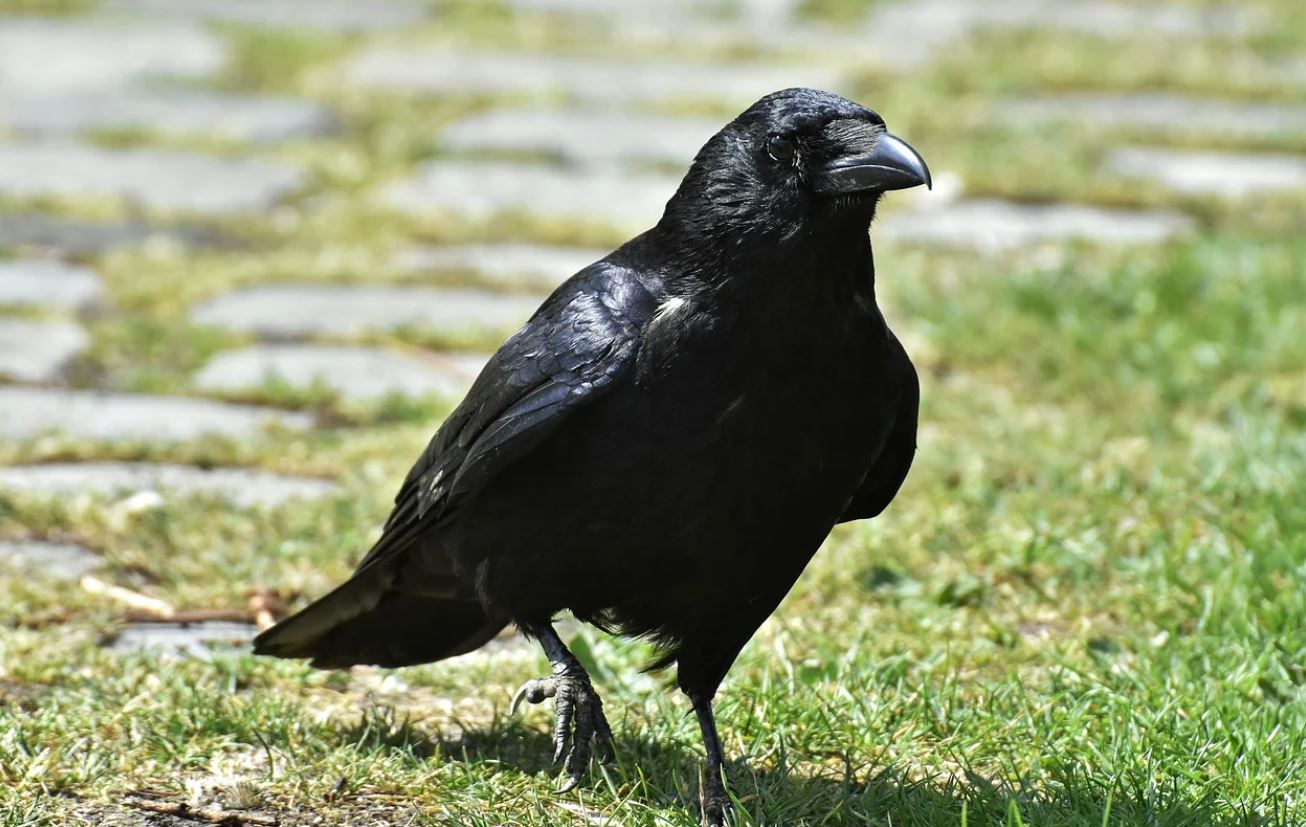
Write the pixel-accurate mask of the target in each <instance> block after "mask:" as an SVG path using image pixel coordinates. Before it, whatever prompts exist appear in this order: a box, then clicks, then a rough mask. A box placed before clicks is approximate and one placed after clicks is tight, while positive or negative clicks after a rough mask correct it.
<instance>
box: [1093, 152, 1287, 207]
mask: <svg viewBox="0 0 1306 827" xmlns="http://www.w3.org/2000/svg"><path fill="white" fill-rule="evenodd" d="M1106 165H1107V168H1108V169H1109V170H1111V171H1112V172H1114V173H1117V174H1118V175H1124V176H1128V177H1131V178H1134V177H1137V178H1148V179H1152V180H1156V181H1160V182H1161V183H1162V184H1164V185H1165V186H1166V187H1168V188H1169V189H1171V190H1173V191H1175V192H1182V193H1185V194H1188V195H1220V196H1226V197H1230V198H1237V197H1240V196H1246V195H1252V194H1254V193H1260V192H1282V191H1285V190H1303V189H1306V158H1303V157H1301V156H1299V155H1275V154H1259V155H1251V154H1244V153H1233V152H1185V151H1179V150H1169V149H1142V148H1126V149H1118V150H1116V151H1115V152H1112V153H1111V155H1110V156H1109V157H1108V158H1107V161H1106Z"/></svg>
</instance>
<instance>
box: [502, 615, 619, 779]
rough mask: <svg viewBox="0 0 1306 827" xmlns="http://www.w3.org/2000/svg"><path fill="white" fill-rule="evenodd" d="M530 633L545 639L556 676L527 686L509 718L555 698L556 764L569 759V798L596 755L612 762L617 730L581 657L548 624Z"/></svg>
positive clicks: (542, 642) (565, 766)
mask: <svg viewBox="0 0 1306 827" xmlns="http://www.w3.org/2000/svg"><path fill="white" fill-rule="evenodd" d="M526 631H527V632H529V633H530V634H532V635H534V636H535V637H536V638H538V639H539V641H540V645H541V646H542V647H543V648H544V654H545V655H547V656H548V658H549V663H551V664H553V674H552V675H550V676H549V677H547V678H537V679H534V680H529V681H527V682H526V683H525V684H523V685H522V688H521V689H518V690H517V694H516V695H515V696H513V699H512V707H511V708H510V709H509V710H508V714H509V715H515V714H516V713H517V707H518V706H519V705H520V704H521V702H522V701H523V700H525V701H528V702H530V703H533V704H537V703H540V702H542V701H543V700H544V699H545V698H553V710H554V713H555V714H556V715H557V721H556V722H555V723H554V727H553V760H554V761H558V760H560V759H562V758H563V756H564V755H565V756H566V760H565V761H563V765H562V768H563V770H564V771H566V773H567V776H568V780H567V783H565V784H563V785H562V787H561V788H560V789H559V790H558V792H560V793H565V792H568V791H569V790H572V789H574V788H575V787H576V785H577V784H579V783H580V779H581V775H583V774H584V772H585V770H586V769H587V768H588V767H589V763H590V755H591V753H592V752H593V754H596V755H597V756H598V759H599V761H600V762H602V763H604V764H609V763H611V762H612V760H613V758H614V757H615V756H614V754H613V751H612V728H611V727H609V726H608V719H607V718H605V717H603V701H602V700H600V699H599V695H598V693H597V692H595V691H594V685H593V684H592V683H590V676H589V674H588V673H586V672H585V668H584V667H583V666H581V665H580V661H578V660H576V656H575V655H573V654H572V653H571V652H569V651H567V647H566V646H564V645H563V643H562V640H561V639H560V638H559V637H558V633H557V632H555V631H553V627H552V626H550V625H547V624H546V625H544V626H541V627H538V628H530V629H527V630H526ZM569 745H570V748H568V747H569Z"/></svg>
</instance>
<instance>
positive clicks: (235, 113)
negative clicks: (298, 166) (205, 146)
mask: <svg viewBox="0 0 1306 827" xmlns="http://www.w3.org/2000/svg"><path fill="white" fill-rule="evenodd" d="M0 126H4V127H8V128H10V129H12V130H14V131H16V132H18V133H20V134H35V135H58V136H70V135H74V134H76V133H78V132H82V131H84V130H88V129H147V130H149V131H150V132H160V133H165V134H196V135H204V136H213V137H218V138H226V139H231V140H238V141H267V142H271V141H285V140H290V139H294V138H307V137H313V136H316V135H322V134H325V133H327V132H330V131H331V130H332V129H334V128H335V126H336V123H335V119H334V118H333V117H332V115H331V113H330V112H328V111H327V109H326V108H325V107H323V106H321V105H319V104H316V103H312V102H310V101H304V100H298V99H294V98H277V97H251V96H242V95H224V94H219V93H215V92H192V91H181V90H162V89H114V90H102V91H97V92H82V91H77V92H64V93H55V94H46V93H33V92H8V91H6V90H4V89H3V88H0Z"/></svg>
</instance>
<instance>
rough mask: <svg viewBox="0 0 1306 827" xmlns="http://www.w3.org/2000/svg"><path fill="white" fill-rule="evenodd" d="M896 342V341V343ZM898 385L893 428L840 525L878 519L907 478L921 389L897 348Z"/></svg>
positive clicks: (841, 518)
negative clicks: (900, 389) (898, 399)
mask: <svg viewBox="0 0 1306 827" xmlns="http://www.w3.org/2000/svg"><path fill="white" fill-rule="evenodd" d="M896 341H897V340H896V339H895V342H896ZM898 350H899V352H900V354H901V355H900V358H899V360H898V366H899V376H900V380H899V381H900V382H901V383H902V399H901V401H900V402H899V403H898V415H897V417H895V419H894V422H893V428H892V430H890V432H889V436H888V438H887V439H886V440H885V442H884V447H883V448H882V449H881V450H880V455H879V456H878V457H876V459H875V462H874V463H872V465H871V467H870V468H869V469H867V472H866V477H865V478H864V479H863V480H862V485H861V488H859V489H858V491H857V493H856V494H854V495H853V498H852V501H851V502H849V503H848V505H847V507H845V508H844V513H843V515H842V516H841V517H839V522H841V523H842V522H847V521H849V520H867V519H870V518H871V517H876V516H879V514H880V512H881V511H884V509H886V508H888V507H889V503H891V502H893V498H894V497H895V496H897V494H898V489H899V488H901V487H902V484H903V482H905V481H906V479H907V472H908V471H910V470H911V464H912V460H913V459H914V458H915V457H916V424H917V416H918V411H919V408H920V400H921V387H920V380H919V379H918V378H917V376H916V368H915V367H914V366H913V365H912V363H911V359H909V358H908V357H907V352H906V351H905V350H903V349H902V345H898Z"/></svg>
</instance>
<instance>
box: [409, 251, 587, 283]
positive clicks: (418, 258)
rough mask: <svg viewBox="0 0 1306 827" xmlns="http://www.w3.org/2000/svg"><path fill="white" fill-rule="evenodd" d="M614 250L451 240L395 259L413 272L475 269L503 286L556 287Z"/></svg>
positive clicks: (471, 270) (470, 271)
mask: <svg viewBox="0 0 1306 827" xmlns="http://www.w3.org/2000/svg"><path fill="white" fill-rule="evenodd" d="M610 252H611V250H606V249H597V248H590V247H553V246H549V245H545V244H451V245H448V246H441V247H411V248H409V249H406V250H400V251H399V252H398V253H396V254H395V256H394V258H393V259H392V260H391V261H392V263H393V265H394V266H395V267H397V268H399V269H401V270H404V271H405V272H409V273H439V272H459V273H471V274H474V275H475V276H476V277H477V278H478V279H480V280H481V281H487V282H490V283H492V284H495V285H498V286H502V287H517V286H522V287H535V288H538V289H541V290H549V291H552V290H553V289H554V288H555V287H557V286H558V285H559V284H562V283H563V282H564V281H566V280H567V279H569V278H571V277H572V276H573V275H575V274H576V273H577V272H579V271H580V270H583V269H584V268H586V267H588V266H589V265H591V264H593V263H594V262H596V261H598V260H599V259H601V258H603V257H604V256H606V255H607V254H608V253H610Z"/></svg>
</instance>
